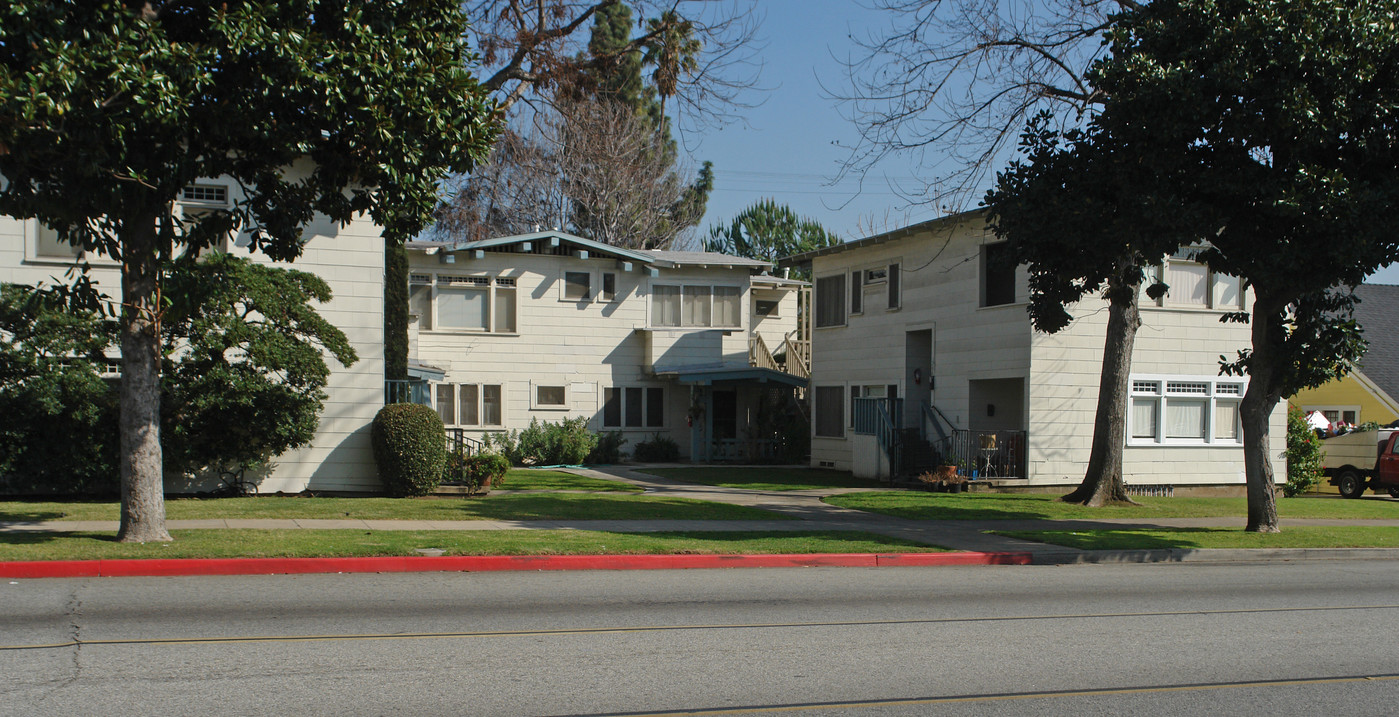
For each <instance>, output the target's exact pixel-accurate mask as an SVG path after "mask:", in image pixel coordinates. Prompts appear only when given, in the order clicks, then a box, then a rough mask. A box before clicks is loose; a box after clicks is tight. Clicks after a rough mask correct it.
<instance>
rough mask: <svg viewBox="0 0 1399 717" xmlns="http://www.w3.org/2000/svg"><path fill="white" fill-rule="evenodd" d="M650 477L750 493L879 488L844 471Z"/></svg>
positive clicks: (715, 469)
mask: <svg viewBox="0 0 1399 717" xmlns="http://www.w3.org/2000/svg"><path fill="white" fill-rule="evenodd" d="M646 472H647V473H650V474H652V475H658V476H661V477H662V478H669V479H671V480H679V481H685V482H686V483H699V484H701V485H717V486H722V487H724V488H748V489H750V490H816V489H819V488H878V487H879V484H878V483H876V482H874V481H868V480H864V479H863V478H856V477H854V476H852V475H850V474H849V473H846V472H844V471H832V470H822V469H820V468H777V467H774V468H724V467H722V466H709V467H704V468H649V469H647V470H646Z"/></svg>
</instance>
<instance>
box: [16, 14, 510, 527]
mask: <svg viewBox="0 0 1399 717" xmlns="http://www.w3.org/2000/svg"><path fill="white" fill-rule="evenodd" d="M467 30H468V27H467V20H466V16H465V15H464V14H463V11H462V9H461V7H460V6H459V4H458V3H457V2H454V1H453V0H414V1H411V2H410V1H396V2H382V1H378V0H340V1H338V2H322V1H318V0H287V1H285V2H281V3H278V4H277V5H276V7H275V9H272V8H269V6H268V5H266V4H265V3H255V2H248V1H240V0H228V1H227V2H220V3H208V4H204V3H176V2H160V1H157V0H150V1H148V2H139V1H127V2H118V1H116V0H107V1H105V2H95V3H52V2H47V1H46V0H15V1H14V2H10V3H7V4H5V5H4V6H3V8H0V175H3V177H4V181H3V185H0V212H4V213H6V214H10V215H13V216H16V217H21V218H30V217H33V218H36V219H37V220H38V221H40V222H43V223H44V224H47V225H48V226H50V227H53V228H54V229H55V230H57V232H58V234H59V236H60V238H61V239H62V240H64V241H67V242H70V243H72V244H75V245H81V246H82V247H83V248H84V249H85V250H87V251H89V252H93V253H96V254H101V255H105V256H109V257H111V258H113V259H117V260H119V261H120V262H121V274H122V285H121V301H120V305H121V312H120V318H119V326H120V328H119V334H120V344H121V355H122V358H121V364H122V365H121V373H122V380H121V431H120V432H121V451H120V459H119V464H120V470H121V480H122V513H121V528H120V532H119V534H118V538H119V539H120V540H123V541H153V540H169V539H170V536H169V533H168V532H166V530H165V520H164V516H165V511H164V500H163V493H162V480H161V463H162V460H161V443H160V422H159V419H160V412H161V411H160V388H161V386H160V383H161V375H160V357H161V351H160V339H159V334H160V329H161V320H162V312H163V311H164V308H165V307H164V306H163V305H162V304H161V301H160V297H161V288H160V285H161V272H160V267H161V262H162V260H164V259H170V258H173V257H174V256H175V255H176V254H177V253H178V252H179V251H180V250H181V248H184V249H186V250H189V249H193V250H198V249H200V248H203V247H207V246H209V245H210V244H211V243H213V242H214V241H215V240H216V239H218V238H221V237H224V236H226V235H227V234H228V233H229V232H230V231H233V230H235V229H237V230H241V231H243V232H246V234H247V235H248V236H249V237H250V239H251V248H252V249H253V250H254V251H259V252H263V253H266V254H267V255H269V256H271V257H272V258H274V259H279V260H292V259H295V258H296V256H297V255H298V254H299V253H300V252H301V246H302V241H301V240H302V229H303V227H304V226H306V225H307V223H309V222H310V221H312V219H313V218H314V217H315V216H317V215H324V216H326V217H329V218H330V219H331V220H333V221H336V222H341V223H344V222H347V221H349V220H350V219H351V218H353V217H355V216H357V215H360V214H367V215H368V216H369V217H371V218H372V219H373V220H374V221H375V222H377V223H378V224H379V225H380V226H382V227H383V230H384V234H385V238H386V240H387V241H388V242H390V243H399V242H402V241H403V240H404V238H405V237H408V236H410V235H412V234H414V233H415V232H417V231H418V230H419V229H421V227H422V226H423V224H424V223H425V222H426V221H427V219H428V217H429V215H430V213H431V210H432V207H433V204H434V201H435V199H436V189H437V183H438V180H439V179H440V178H441V177H442V176H444V174H445V173H446V172H448V171H459V172H460V171H467V170H468V169H470V167H471V166H472V165H473V163H474V162H475V161H476V160H478V159H479V158H480V157H481V156H482V154H483V153H484V152H485V151H486V149H487V148H488V147H489V145H490V142H491V139H492V137H493V135H494V133H495V120H494V115H493V112H492V109H491V107H490V106H489V104H488V102H487V100H486V93H485V91H484V90H483V89H482V88H481V87H480V86H479V85H478V83H477V80H476V78H475V77H473V75H472V68H473V63H474V58H473V56H472V54H471V53H470V52H469V50H468V49H467V40H466V33H467ZM210 177H220V178H226V179H227V180H228V181H231V182H233V183H235V184H237V185H238V187H239V188H240V189H241V191H240V192H239V194H240V195H241V196H242V197H243V198H242V199H240V200H238V201H237V202H236V203H235V204H234V206H232V207H231V208H228V209H223V210H216V211H209V212H204V213H199V214H194V215H182V214H180V213H179V212H178V211H177V209H176V208H175V201H176V199H177V198H179V196H180V193H181V191H182V190H183V189H184V188H185V187H186V186H188V185H190V184H191V183H193V182H194V181H196V180H198V179H201V178H210Z"/></svg>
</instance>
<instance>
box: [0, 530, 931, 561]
mask: <svg viewBox="0 0 1399 717" xmlns="http://www.w3.org/2000/svg"><path fill="white" fill-rule="evenodd" d="M171 534H172V535H173V536H174V537H175V541H174V542H171V543H145V544H137V543H118V542H116V538H115V537H114V536H113V535H111V534H109V533H5V534H0V560H6V561H29V560H96V559H116V558H285V557H300V558H310V557H370V556H385V555H417V554H418V553H416V552H415V550H416V549H426V548H435V549H438V550H442V551H445V554H446V555H674V554H697V555H748V554H770V553H887V552H904V553H922V552H945V551H944V550H943V549H942V548H937V547H933V546H928V545H922V544H919V543H912V542H909V541H906V540H899V539H897V538H890V537H886V536H882V535H875V534H872V533H860V532H852V531H810V532H785V531H770V532H714V533H709V532H668V533H611V532H594V531H581V530H421V531H419V530H379V531H374V530H176V531H171Z"/></svg>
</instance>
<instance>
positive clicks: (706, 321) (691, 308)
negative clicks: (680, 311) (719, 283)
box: [684, 286, 710, 326]
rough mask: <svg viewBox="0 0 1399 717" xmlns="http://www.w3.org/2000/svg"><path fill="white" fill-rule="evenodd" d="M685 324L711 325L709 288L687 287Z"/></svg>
mask: <svg viewBox="0 0 1399 717" xmlns="http://www.w3.org/2000/svg"><path fill="white" fill-rule="evenodd" d="M684 323H685V325H686V326H709V325H710V313H709V287H707V286H687V287H685V315H684Z"/></svg>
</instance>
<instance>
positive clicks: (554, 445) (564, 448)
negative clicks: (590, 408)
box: [485, 417, 598, 466]
mask: <svg viewBox="0 0 1399 717" xmlns="http://www.w3.org/2000/svg"><path fill="white" fill-rule="evenodd" d="M485 442H486V445H487V446H489V447H491V448H493V449H495V450H497V451H499V452H500V453H501V454H502V455H504V456H505V457H506V458H508V459H509V460H510V462H511V463H513V464H514V465H517V466H531V465H532V466H557V465H577V464H580V463H582V462H583V461H584V460H586V459H587V458H588V455H589V454H590V453H592V452H593V448H595V447H596V446H597V444H598V437H597V436H596V435H595V434H593V432H592V431H589V430H588V419H586V418H582V417H579V418H566V419H564V420H562V421H559V422H558V423H546V422H543V421H540V420H539V419H538V418H536V419H533V420H531V421H530V422H529V428H526V429H524V430H523V431H511V432H510V433H492V434H488V435H487V436H486V438H485Z"/></svg>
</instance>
